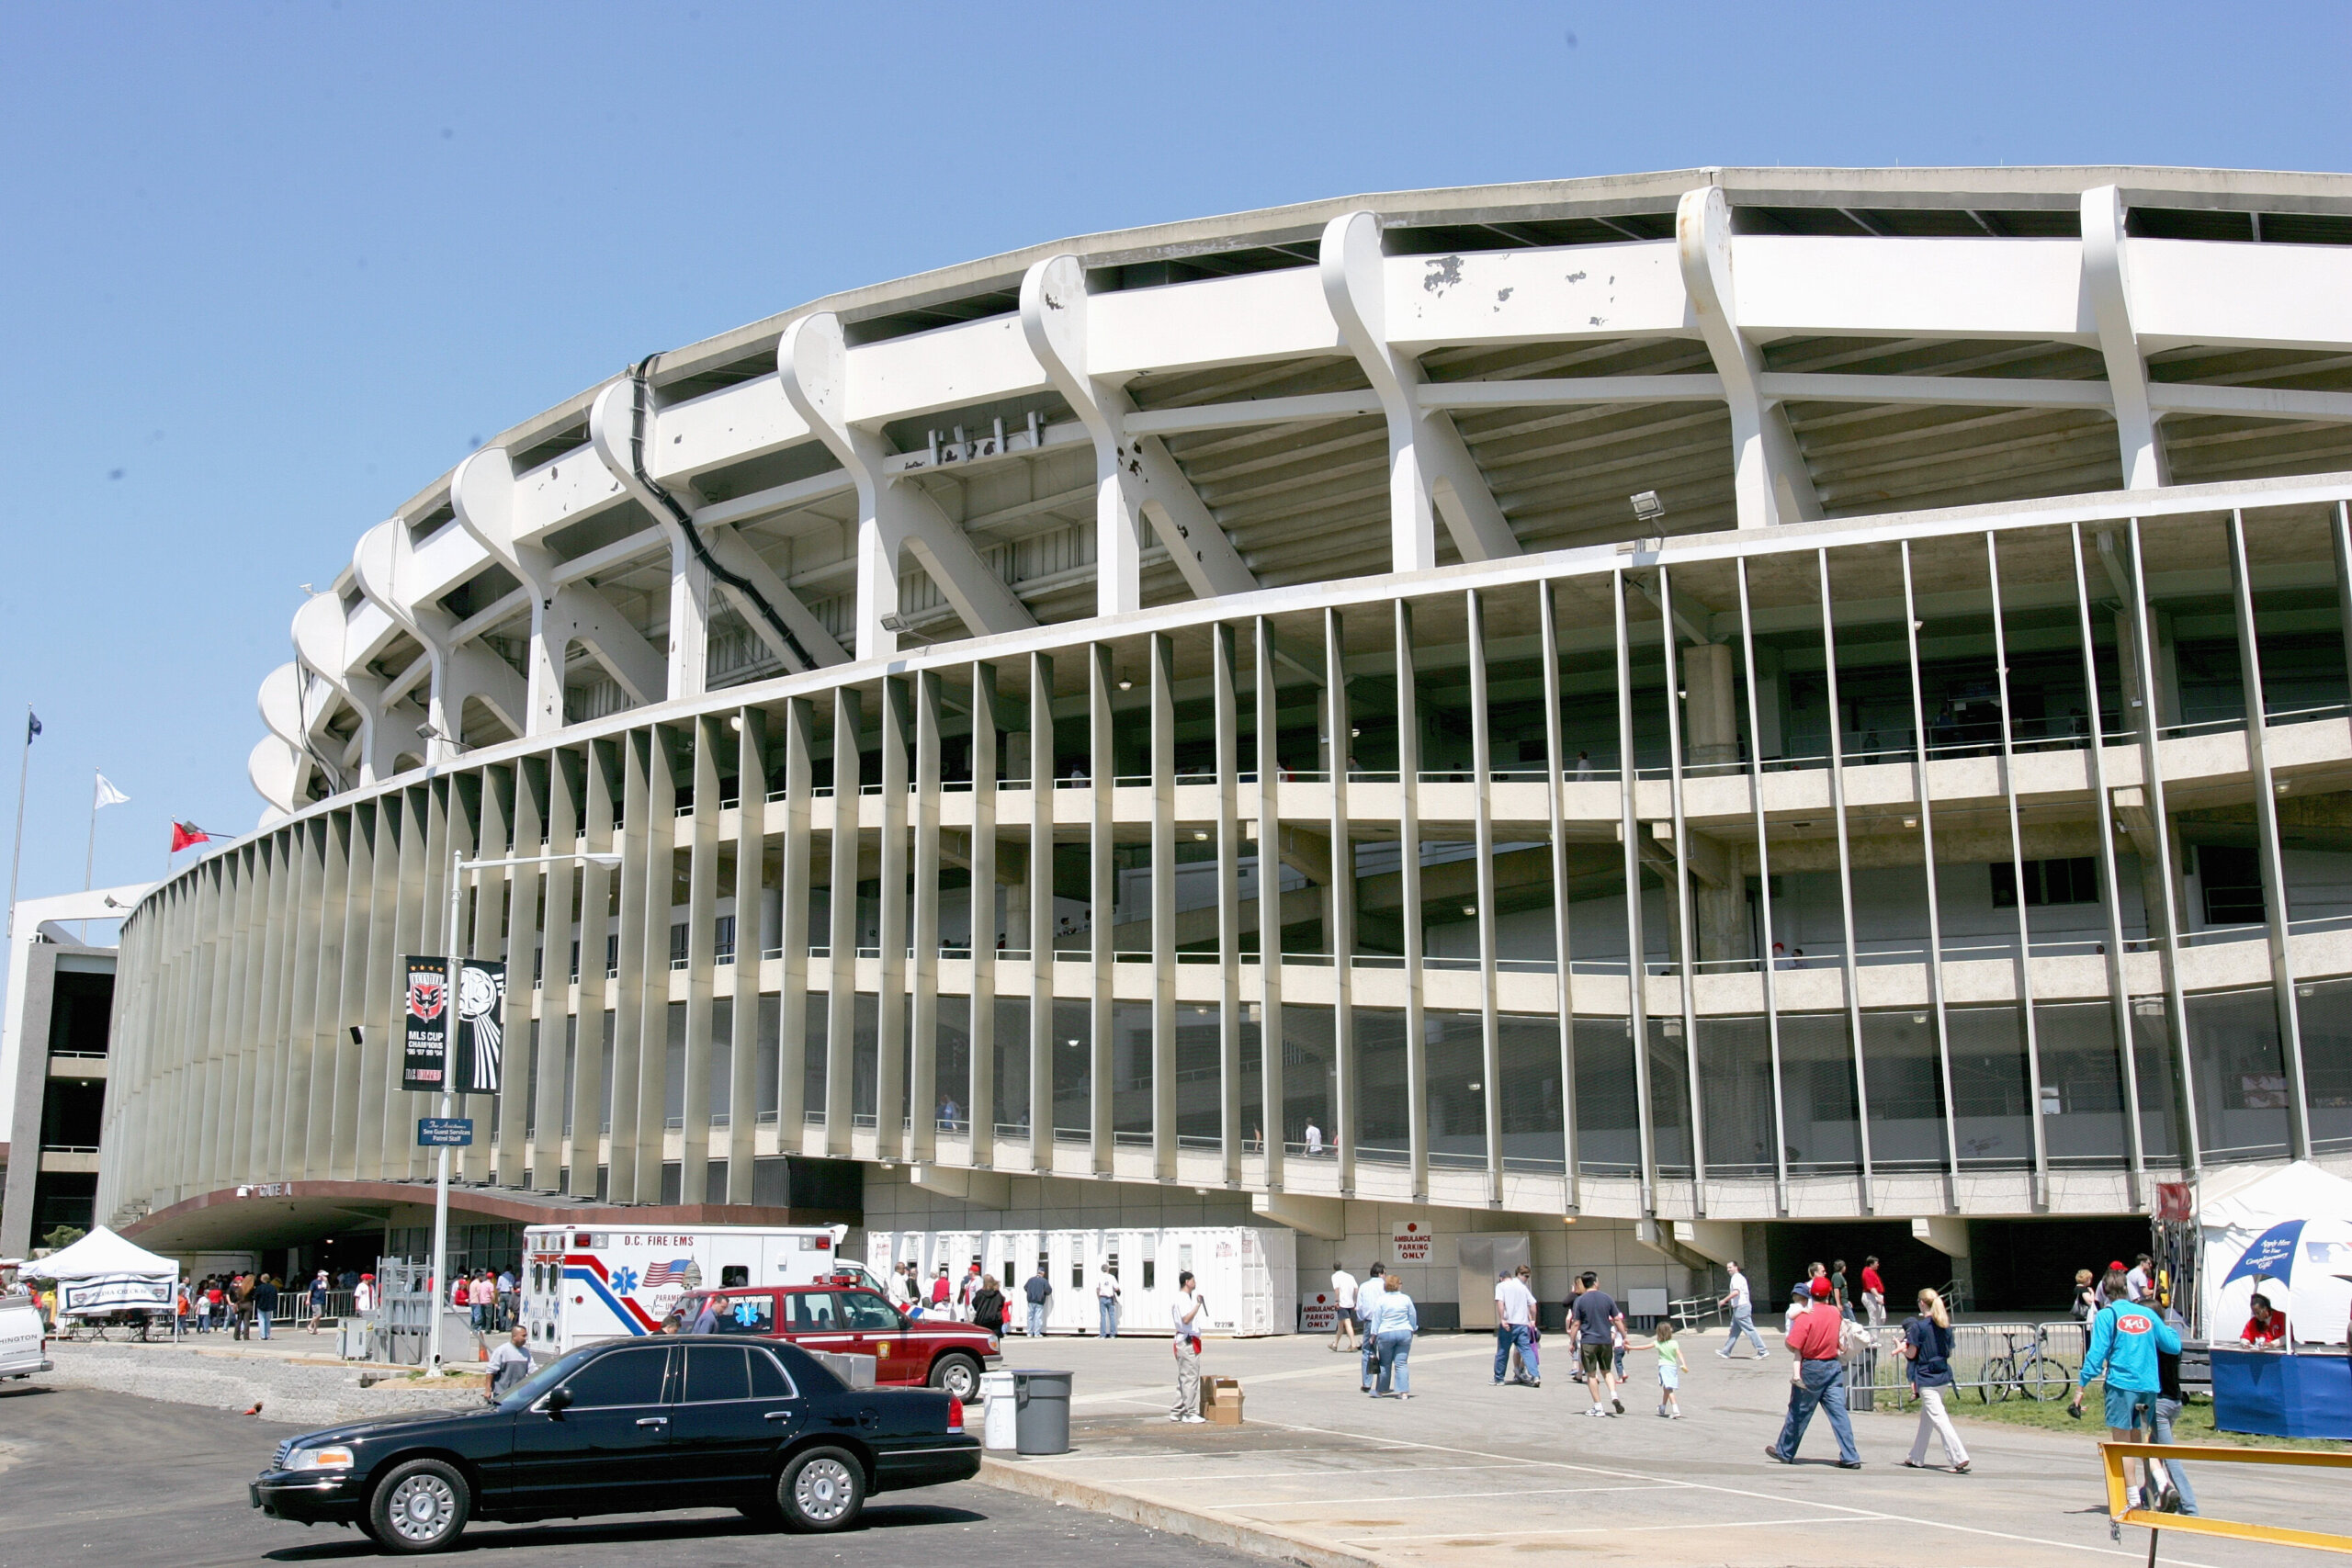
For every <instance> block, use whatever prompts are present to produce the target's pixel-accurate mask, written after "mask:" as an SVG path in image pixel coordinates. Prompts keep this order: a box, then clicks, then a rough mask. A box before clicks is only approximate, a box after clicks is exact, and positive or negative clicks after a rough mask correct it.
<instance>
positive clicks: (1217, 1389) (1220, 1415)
mask: <svg viewBox="0 0 2352 1568" xmlns="http://www.w3.org/2000/svg"><path fill="white" fill-rule="evenodd" d="M1242 1398H1243V1394H1242V1390H1241V1380H1240V1379H1239V1378H1203V1379H1202V1380H1201V1414H1202V1415H1204V1416H1207V1417H1208V1418H1209V1421H1210V1423H1211V1424H1212V1425H1214V1426H1218V1427H1238V1426H1240V1425H1241V1401H1242Z"/></svg>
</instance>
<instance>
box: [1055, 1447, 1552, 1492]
mask: <svg viewBox="0 0 2352 1568" xmlns="http://www.w3.org/2000/svg"><path fill="white" fill-rule="evenodd" d="M1138 1457H1140V1458H1147V1459H1148V1458H1151V1457H1153V1456H1151V1455H1148V1454H1147V1455H1140V1456H1138ZM1180 1457H1190V1456H1180ZM1199 1457H1201V1458H1203V1459H1206V1458H1208V1457H1209V1456H1208V1455H1206V1454H1203V1455H1201V1456H1199ZM1543 1468H1544V1467H1543V1466H1542V1465H1541V1464H1539V1463H1537V1462H1535V1461H1519V1462H1516V1463H1512V1464H1400V1465H1387V1466H1381V1467H1374V1468H1365V1469H1347V1468H1343V1467H1336V1466H1335V1467H1333V1468H1331V1469H1329V1470H1253V1471H1251V1472H1250V1474H1249V1476H1248V1477H1247V1479H1249V1480H1251V1481H1289V1480H1297V1479H1301V1478H1304V1477H1308V1476H1317V1477H1330V1476H1338V1477H1343V1478H1346V1479H1349V1480H1353V1479H1355V1478H1356V1477H1358V1476H1364V1475H1442V1474H1444V1473H1445V1472H1448V1471H1456V1470H1482V1471H1497V1470H1540V1469H1543ZM1087 1479H1088V1480H1089V1481H1090V1482H1091V1483H1093V1484H1094V1485H1097V1486H1143V1485H1148V1484H1149V1483H1153V1482H1156V1481H1212V1480H1216V1479H1218V1478H1217V1477H1215V1476H1209V1475H1170V1474H1168V1473H1167V1472H1164V1471H1157V1472H1153V1473H1151V1474H1149V1475H1114V1476H1103V1475H1095V1476H1089V1477H1088V1478H1087Z"/></svg>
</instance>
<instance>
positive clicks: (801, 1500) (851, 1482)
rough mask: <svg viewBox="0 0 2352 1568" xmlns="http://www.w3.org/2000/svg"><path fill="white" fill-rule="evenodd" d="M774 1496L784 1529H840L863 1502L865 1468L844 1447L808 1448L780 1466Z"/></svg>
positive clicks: (805, 1531) (803, 1531)
mask: <svg viewBox="0 0 2352 1568" xmlns="http://www.w3.org/2000/svg"><path fill="white" fill-rule="evenodd" d="M775 1500H776V1506H777V1507H779V1508H780V1509H782V1510H783V1512H784V1528H785V1529H789V1530H796V1531H797V1532H799V1533H801V1534H803V1535H817V1534H821V1533H823V1532H825V1531H828V1530H837V1529H842V1528H844V1527H846V1526H847V1525H849V1524H850V1523H851V1522H852V1521H853V1520H854V1519H855V1518H856V1517H857V1516H858V1511H859V1510H860V1509H862V1508H864V1507H865V1469H864V1467H863V1466H861V1465H860V1464H859V1463H858V1462H857V1456H856V1455H854V1454H853V1453H850V1452H848V1451H846V1450H842V1449H809V1450H804V1451H803V1452H800V1453H797V1454H795V1455H794V1456H793V1457H792V1462H791V1463H789V1464H787V1465H786V1466H785V1467H784V1474H783V1475H782V1477H780V1478H779V1479H778V1480H777V1482H776V1486H775Z"/></svg>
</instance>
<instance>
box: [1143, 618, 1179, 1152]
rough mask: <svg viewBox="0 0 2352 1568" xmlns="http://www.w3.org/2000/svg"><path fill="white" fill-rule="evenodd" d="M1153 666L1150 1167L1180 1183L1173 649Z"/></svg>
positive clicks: (1159, 648)
mask: <svg viewBox="0 0 2352 1568" xmlns="http://www.w3.org/2000/svg"><path fill="white" fill-rule="evenodd" d="M1148 657H1149V659H1150V660H1151V1168H1152V1174H1153V1175H1155V1176H1157V1177H1159V1179H1161V1180H1163V1181H1170V1180H1173V1179H1175V1176H1176V642H1175V639H1174V638H1172V637H1169V636H1168V634H1167V633H1165V632H1154V633H1153V634H1152V637H1151V642H1150V645H1149V648H1148Z"/></svg>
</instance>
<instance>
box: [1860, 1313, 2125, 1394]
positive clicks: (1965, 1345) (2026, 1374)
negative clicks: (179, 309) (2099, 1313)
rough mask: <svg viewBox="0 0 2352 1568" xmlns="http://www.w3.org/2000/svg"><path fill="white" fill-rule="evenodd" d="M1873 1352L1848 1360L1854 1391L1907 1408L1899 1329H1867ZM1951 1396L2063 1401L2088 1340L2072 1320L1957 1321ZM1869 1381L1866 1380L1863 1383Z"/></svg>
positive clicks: (1906, 1367)
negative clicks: (1863, 1392)
mask: <svg viewBox="0 0 2352 1568" xmlns="http://www.w3.org/2000/svg"><path fill="white" fill-rule="evenodd" d="M1862 1332H1863V1333H1865V1334H1867V1335H1868V1336H1870V1337H1871V1341H1872V1349H1873V1351H1874V1352H1875V1353H1874V1354H1870V1355H1863V1356H1849V1357H1847V1358H1846V1375H1847V1379H1848V1381H1849V1384H1850V1385H1851V1386H1852V1387H1853V1389H1855V1390H1856V1391H1858V1392H1859V1391H1860V1390H1863V1389H1868V1390H1869V1391H1871V1393H1873V1394H1874V1395H1877V1396H1881V1397H1885V1398H1889V1399H1892V1400H1893V1401H1894V1403H1895V1404H1898V1405H1901V1404H1907V1403H1908V1402H1909V1400H1910V1398H1911V1363H1910V1361H1909V1360H1908V1359H1906V1358H1905V1356H1904V1354H1903V1325H1901V1324H1897V1323H1890V1324H1887V1325H1884V1326H1883V1327H1879V1328H1865V1329H1863V1330H1862ZM1951 1337H1952V1346H1951V1374H1952V1385H1953V1393H1954V1394H1956V1395H1959V1396H1963V1397H1973V1398H1974V1399H1975V1400H1976V1401H1977V1402H1978V1403H1979V1404H1998V1403H2000V1402H2002V1401H2004V1400H2009V1399H2034V1400H2041V1401H2043V1402H2045V1403H2047V1402H2049V1401H2052V1400H2059V1399H2064V1398H2065V1397H2067V1396H2068V1394H2069V1393H2071V1392H2072V1390H2073V1388H2074V1385H2075V1381H2076V1379H2077V1378H2078V1377H2079V1376H2080V1375H2081V1372H2082V1368H2083V1356H2084V1353H2085V1351H2086V1349H2087V1348H2088V1339H2089V1336H2088V1333H2087V1331H2086V1329H2085V1328H2084V1326H2083V1325H2081V1324H2079V1323H2076V1322H2074V1321H2073V1320H2071V1319H2066V1320H2062V1321H2058V1322H2052V1323H1956V1324H1954V1325H1952V1329H1951ZM1865 1378H1867V1381H1865Z"/></svg>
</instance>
